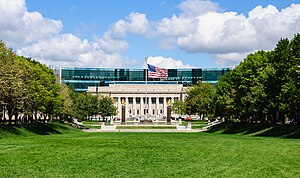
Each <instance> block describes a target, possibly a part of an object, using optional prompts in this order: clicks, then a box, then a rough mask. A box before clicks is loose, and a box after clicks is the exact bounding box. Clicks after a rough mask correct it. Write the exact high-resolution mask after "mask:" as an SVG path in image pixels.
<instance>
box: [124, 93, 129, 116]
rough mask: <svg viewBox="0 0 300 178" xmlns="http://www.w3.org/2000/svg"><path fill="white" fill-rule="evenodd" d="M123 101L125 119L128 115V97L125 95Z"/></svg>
mask: <svg viewBox="0 0 300 178" xmlns="http://www.w3.org/2000/svg"><path fill="white" fill-rule="evenodd" d="M125 103H126V106H125V116H126V119H127V118H128V117H129V112H128V111H129V110H128V108H129V102H128V97H125Z"/></svg>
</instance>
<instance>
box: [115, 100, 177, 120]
mask: <svg viewBox="0 0 300 178" xmlns="http://www.w3.org/2000/svg"><path fill="white" fill-rule="evenodd" d="M129 98H132V113H131V115H133V116H137V115H139V116H144V115H146V114H147V109H148V115H149V116H153V112H152V111H153V109H154V110H155V113H154V115H156V116H158V115H163V116H167V106H168V103H167V102H168V100H169V99H170V102H171V103H174V101H175V100H176V99H177V100H178V99H179V98H178V97H147V100H146V99H145V98H146V97H118V100H117V101H118V102H117V107H118V116H119V117H121V109H122V104H123V105H125V115H126V118H128V117H129V115H130V113H129V109H130V108H129ZM137 98H140V106H139V107H138V108H137V102H136V99H137ZM152 98H156V100H155V103H152ZM160 98H163V104H162V105H163V108H161V107H159V106H160V104H159V99H160ZM144 99H145V103H144ZM167 99H168V100H167ZM122 102H123V103H122ZM153 104H155V106H154V108H153ZM147 105H148V106H149V107H147ZM137 109H139V113H138V114H137ZM144 109H145V111H146V112H144ZM161 109H162V110H163V113H160V110H161Z"/></svg>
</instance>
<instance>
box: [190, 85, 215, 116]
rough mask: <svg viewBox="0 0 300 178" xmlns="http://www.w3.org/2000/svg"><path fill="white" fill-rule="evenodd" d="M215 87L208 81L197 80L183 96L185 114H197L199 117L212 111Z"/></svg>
mask: <svg viewBox="0 0 300 178" xmlns="http://www.w3.org/2000/svg"><path fill="white" fill-rule="evenodd" d="M214 94H215V87H214V85H212V84H209V83H201V82H199V83H198V84H197V85H195V86H193V87H192V88H190V89H189V90H188V92H187V97H186V98H185V109H186V113H187V114H190V115H192V114H198V115H199V116H201V117H204V116H207V115H208V114H212V113H213V97H214Z"/></svg>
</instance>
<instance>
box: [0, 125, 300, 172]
mask: <svg viewBox="0 0 300 178" xmlns="http://www.w3.org/2000/svg"><path fill="white" fill-rule="evenodd" d="M1 129H2V131H1V132H0V137H1V138H0V177H122V178H123V177H155V178H157V177H299V175H300V151H299V150H300V140H299V139H283V138H270V137H253V136H245V135H239V134H238V135H236V134H232V135H225V134H219V133H83V132H80V131H78V130H75V129H70V128H69V127H65V126H63V125H61V124H54V125H51V127H49V128H48V127H47V126H45V128H44V129H43V132H42V133H44V135H41V132H40V133H38V132H32V131H35V130H36V127H33V128H31V130H29V129H28V128H23V127H20V128H17V129H11V130H9V129H8V130H9V131H3V128H0V130H1ZM6 129H7V128H6ZM52 129H53V130H54V129H55V130H56V131H55V132H54V131H53V130H52ZM59 133H61V134H59ZM46 134H48V135H46Z"/></svg>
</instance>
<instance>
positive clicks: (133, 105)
mask: <svg viewBox="0 0 300 178" xmlns="http://www.w3.org/2000/svg"><path fill="white" fill-rule="evenodd" d="M132 115H133V116H136V99H135V97H133V98H132Z"/></svg>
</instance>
